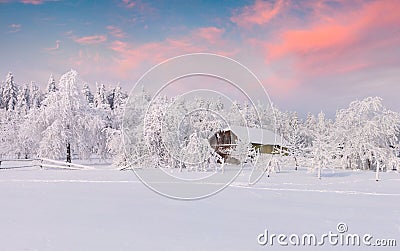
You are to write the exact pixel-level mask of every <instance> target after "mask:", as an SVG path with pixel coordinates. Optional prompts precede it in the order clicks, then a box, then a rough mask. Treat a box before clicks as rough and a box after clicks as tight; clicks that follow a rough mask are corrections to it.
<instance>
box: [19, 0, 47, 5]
mask: <svg viewBox="0 0 400 251" xmlns="http://www.w3.org/2000/svg"><path fill="white" fill-rule="evenodd" d="M20 2H21V3H24V4H33V5H39V4H42V3H44V1H43V0H21V1H20Z"/></svg>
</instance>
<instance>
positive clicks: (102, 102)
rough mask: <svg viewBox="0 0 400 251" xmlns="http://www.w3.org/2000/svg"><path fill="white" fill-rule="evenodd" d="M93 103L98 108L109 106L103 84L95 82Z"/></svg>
mask: <svg viewBox="0 0 400 251" xmlns="http://www.w3.org/2000/svg"><path fill="white" fill-rule="evenodd" d="M93 103H94V106H95V107H98V108H110V104H109V103H108V98H107V90H106V87H105V85H104V84H101V85H99V84H98V83H97V82H96V93H95V94H94V98H93Z"/></svg>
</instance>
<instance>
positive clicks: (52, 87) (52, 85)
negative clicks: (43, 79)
mask: <svg viewBox="0 0 400 251" xmlns="http://www.w3.org/2000/svg"><path fill="white" fill-rule="evenodd" d="M56 91H58V88H57V84H56V80H55V79H54V77H53V74H51V75H50V77H49V81H48V82H47V87H46V93H50V92H56Z"/></svg>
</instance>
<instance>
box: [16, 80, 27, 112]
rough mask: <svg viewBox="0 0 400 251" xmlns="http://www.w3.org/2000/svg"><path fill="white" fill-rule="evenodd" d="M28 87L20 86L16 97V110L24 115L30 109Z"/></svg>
mask: <svg viewBox="0 0 400 251" xmlns="http://www.w3.org/2000/svg"><path fill="white" fill-rule="evenodd" d="M29 99H30V97H29V87H28V86H27V85H24V86H23V87H22V88H20V90H19V92H18V97H17V106H16V110H17V112H18V113H19V114H21V115H26V114H27V113H28V110H29V109H30V102H29Z"/></svg>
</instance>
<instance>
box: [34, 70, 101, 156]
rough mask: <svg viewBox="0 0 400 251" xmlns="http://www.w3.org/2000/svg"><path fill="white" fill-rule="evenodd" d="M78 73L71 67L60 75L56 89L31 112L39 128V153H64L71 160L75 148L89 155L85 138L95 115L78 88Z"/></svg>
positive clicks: (80, 154)
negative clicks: (90, 110) (92, 114)
mask: <svg viewBox="0 0 400 251" xmlns="http://www.w3.org/2000/svg"><path fill="white" fill-rule="evenodd" d="M78 81H79V78H78V73H77V72H76V71H74V70H71V71H69V72H67V73H65V74H64V75H63V76H62V77H61V78H60V83H59V88H60V89H59V91H56V92H51V93H48V95H47V97H46V99H45V100H44V101H43V106H42V107H41V108H40V109H39V110H38V111H37V112H34V113H32V114H31V116H30V119H31V120H32V121H35V124H36V125H35V128H36V129H38V130H39V131H41V129H43V130H42V133H41V135H42V138H41V140H40V144H39V155H40V156H45V157H51V158H62V157H65V158H66V160H67V162H71V160H72V154H73V153H74V152H75V153H77V154H78V155H79V156H80V157H87V156H88V155H90V152H89V151H90V150H91V149H88V147H87V142H88V140H90V137H93V136H94V135H93V134H91V135H88V132H90V131H91V125H92V123H93V121H94V119H93V118H92V117H91V113H90V112H89V110H88V104H87V102H86V100H84V98H83V97H82V95H81V94H80V92H79V90H78Z"/></svg>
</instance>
